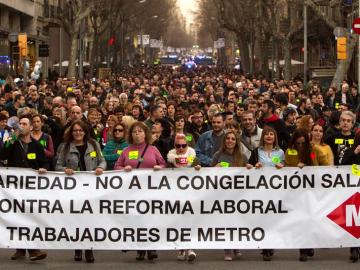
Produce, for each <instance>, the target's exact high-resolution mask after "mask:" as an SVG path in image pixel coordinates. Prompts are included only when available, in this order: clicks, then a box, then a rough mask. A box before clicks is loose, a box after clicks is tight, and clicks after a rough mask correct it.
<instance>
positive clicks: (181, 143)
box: [167, 117, 200, 262]
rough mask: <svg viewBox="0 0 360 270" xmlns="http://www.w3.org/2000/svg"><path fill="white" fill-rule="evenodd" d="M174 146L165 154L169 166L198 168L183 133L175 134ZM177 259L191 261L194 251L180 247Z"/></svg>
mask: <svg viewBox="0 0 360 270" xmlns="http://www.w3.org/2000/svg"><path fill="white" fill-rule="evenodd" d="M175 119H176V117H175ZM174 146H175V148H174V149H171V150H170V151H169V153H168V154H167V161H168V163H169V164H170V166H172V167H175V168H189V167H195V169H196V170H199V169H200V165H199V161H198V160H197V158H196V153H195V150H194V149H193V148H191V147H190V146H188V144H187V140H186V136H185V135H184V134H181V133H178V134H176V136H175V140H174ZM177 259H178V260H179V261H185V260H186V259H187V260H188V261H189V262H192V261H194V260H195V259H196V253H195V252H194V251H193V250H192V249H188V250H184V249H182V250H180V251H179V252H178V255H177Z"/></svg>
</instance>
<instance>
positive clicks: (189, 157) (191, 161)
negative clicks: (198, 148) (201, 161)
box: [187, 156, 195, 164]
mask: <svg viewBox="0 0 360 270" xmlns="http://www.w3.org/2000/svg"><path fill="white" fill-rule="evenodd" d="M194 159H195V157H194V156H188V158H187V160H188V162H189V163H190V164H192V163H193V162H194Z"/></svg>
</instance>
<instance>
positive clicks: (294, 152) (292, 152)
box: [287, 149, 298, 156]
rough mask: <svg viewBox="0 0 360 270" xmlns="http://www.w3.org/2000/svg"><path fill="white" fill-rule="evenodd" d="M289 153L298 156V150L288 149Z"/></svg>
mask: <svg viewBox="0 0 360 270" xmlns="http://www.w3.org/2000/svg"><path fill="white" fill-rule="evenodd" d="M287 153H288V155H289V156H297V155H298V152H297V151H296V150H295V149H288V150H287Z"/></svg>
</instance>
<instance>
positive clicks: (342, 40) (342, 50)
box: [336, 37, 347, 60]
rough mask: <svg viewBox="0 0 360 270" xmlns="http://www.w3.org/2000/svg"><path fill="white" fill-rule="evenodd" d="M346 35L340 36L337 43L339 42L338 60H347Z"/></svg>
mask: <svg viewBox="0 0 360 270" xmlns="http://www.w3.org/2000/svg"><path fill="white" fill-rule="evenodd" d="M346 41H347V39H346V37H338V38H337V41H336V44H337V59H338V60H346V57H347V54H346Z"/></svg>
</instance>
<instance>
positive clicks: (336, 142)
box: [335, 139, 344, 144]
mask: <svg viewBox="0 0 360 270" xmlns="http://www.w3.org/2000/svg"><path fill="white" fill-rule="evenodd" d="M335 144H344V139H335Z"/></svg>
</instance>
